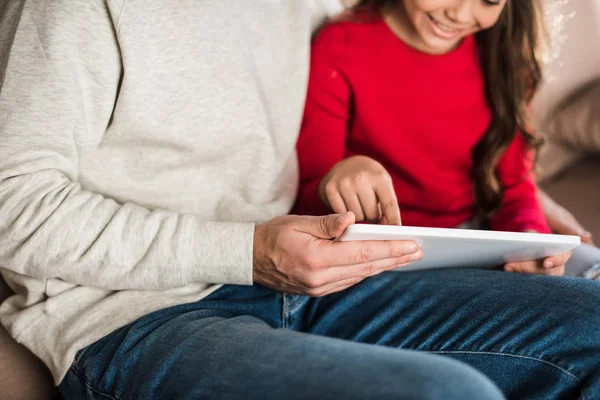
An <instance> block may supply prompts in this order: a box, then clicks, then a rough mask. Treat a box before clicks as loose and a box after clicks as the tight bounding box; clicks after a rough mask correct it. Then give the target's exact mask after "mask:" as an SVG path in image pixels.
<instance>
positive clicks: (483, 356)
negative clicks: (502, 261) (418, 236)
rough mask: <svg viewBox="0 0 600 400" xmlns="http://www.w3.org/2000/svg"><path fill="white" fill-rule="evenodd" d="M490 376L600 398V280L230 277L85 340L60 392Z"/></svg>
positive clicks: (286, 389)
mask: <svg viewBox="0 0 600 400" xmlns="http://www.w3.org/2000/svg"><path fill="white" fill-rule="evenodd" d="M477 371H479V372H477ZM485 376H487V378H486V377H485ZM490 381H491V382H494V383H495V385H497V387H498V388H500V390H501V391H502V392H503V394H504V395H505V396H507V397H508V398H514V399H569V398H573V399H575V398H582V399H583V398H585V399H600V283H599V282H597V281H591V280H584V279H577V278H569V277H561V278H556V277H547V276H525V275H519V274H509V273H505V272H501V271H488V270H471V269H454V270H437V271H436V270H432V271H419V272H403V273H400V272H388V273H383V274H381V275H379V276H376V277H373V278H370V279H368V280H366V281H364V282H362V283H360V284H358V285H356V286H354V287H352V288H350V289H347V290H345V291H344V292H341V293H336V294H332V295H329V296H325V297H322V298H309V297H304V296H294V295H284V294H281V293H277V292H275V291H272V290H270V289H267V288H264V287H261V286H259V285H254V286H252V287H243V286H224V287H222V288H221V289H219V290H217V291H216V292H214V293H213V294H212V295H210V296H209V297H208V298H206V299H203V300H202V301H199V302H196V303H190V304H184V305H180V306H176V307H171V308H168V309H164V310H160V311H157V312H155V313H152V314H150V315H147V316H145V317H143V318H141V319H140V320H138V321H136V322H134V323H132V324H130V325H128V326H125V327H123V328H121V329H119V330H117V331H115V332H113V333H112V334H110V335H108V336H107V337H105V338H103V339H101V340H100V341H98V342H96V343H95V344H92V345H90V346H88V347H86V348H85V349H83V350H82V351H80V352H79V353H78V354H77V358H76V360H75V361H74V363H73V366H72V367H71V369H70V370H69V372H68V374H67V376H66V377H65V379H64V380H63V382H62V383H61V385H60V390H61V392H62V393H63V395H64V396H65V398H66V399H84V398H90V399H336V400H339V399H461V400H465V399H498V398H502V394H501V393H500V392H499V391H498V390H497V389H496V387H495V386H494V385H493V384H491V382H490Z"/></svg>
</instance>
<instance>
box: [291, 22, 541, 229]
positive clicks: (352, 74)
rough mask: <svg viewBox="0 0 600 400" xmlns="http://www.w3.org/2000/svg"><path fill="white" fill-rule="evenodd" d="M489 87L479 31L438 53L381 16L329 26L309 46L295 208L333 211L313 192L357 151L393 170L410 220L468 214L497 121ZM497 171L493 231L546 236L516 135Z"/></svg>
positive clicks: (448, 222) (457, 220)
mask: <svg viewBox="0 0 600 400" xmlns="http://www.w3.org/2000/svg"><path fill="white" fill-rule="evenodd" d="M484 84H485V82H484V79H483V75H482V71H481V68H480V63H479V61H478V55H477V47H476V43H475V39H474V38H473V37H468V38H466V39H465V40H463V42H462V43H461V45H460V46H459V47H458V48H457V49H455V50H454V51H452V52H451V53H449V54H445V55H441V56H440V55H437V56H436V55H429V54H425V53H422V52H420V51H418V50H416V49H414V48H412V47H410V46H408V45H407V44H405V43H404V42H402V41H401V40H400V39H398V37H397V36H396V35H395V34H394V33H393V32H392V31H391V30H390V29H389V27H388V26H387V25H386V24H385V23H384V21H383V20H382V19H381V18H379V17H377V18H375V19H370V20H368V21H361V22H352V21H344V22H336V23H333V24H330V25H328V26H326V27H325V28H324V29H323V30H322V31H321V32H320V34H319V35H318V36H317V37H316V39H315V41H314V43H313V49H312V61H311V71H310V81H309V86H308V95H307V102H306V108H305V114H304V120H303V123H302V129H301V133H300V138H299V141H298V157H299V162H300V175H301V185H300V193H299V197H298V201H297V204H296V207H295V210H294V212H295V213H299V214H312V215H323V214H327V213H330V212H331V211H330V210H329V209H327V208H326V207H325V205H323V204H322V202H321V201H320V200H319V197H318V194H317V188H318V185H319V182H320V180H321V178H322V177H323V176H324V175H325V174H327V173H328V172H329V170H331V168H332V167H333V166H334V165H335V164H336V163H338V162H339V161H341V160H343V159H344V158H347V157H350V156H353V155H358V154H360V155H366V156H369V157H372V158H374V159H375V160H377V161H379V162H380V163H382V164H383V166H384V167H385V168H386V169H387V171H388V172H389V173H390V174H391V176H392V179H393V183H394V188H395V190H396V194H397V196H398V200H399V203H400V210H401V214H402V221H403V223H404V224H405V225H411V226H430V227H455V226H457V225H459V224H461V223H463V222H465V221H467V220H469V219H471V218H472V217H473V213H474V202H475V199H474V194H473V181H472V179H471V178H470V173H471V169H472V161H471V149H472V148H473V146H474V145H475V144H476V143H477V142H478V141H479V140H480V139H481V137H482V136H483V134H484V133H485V131H486V129H487V128H488V126H489V124H490V120H491V113H490V110H489V107H488V104H487V101H486V98H485V92H484ZM497 173H498V176H499V178H500V180H501V182H502V184H503V186H504V199H503V205H502V207H501V209H500V210H499V211H498V212H497V213H496V214H495V216H494V217H493V218H492V220H491V225H492V229H495V230H507V231H524V230H527V229H534V230H536V231H539V232H549V229H548V226H547V223H546V221H545V218H544V216H543V214H542V212H541V210H540V207H539V204H538V202H537V197H536V187H535V184H534V181H533V178H532V173H531V155H530V153H529V152H528V151H527V149H526V148H525V143H524V141H523V139H522V138H521V136H520V135H517V137H516V139H515V140H514V141H513V143H512V144H511V145H510V146H509V148H508V149H507V151H506V152H505V154H504V155H503V157H502V159H501V161H500V164H499V166H498V170H497Z"/></svg>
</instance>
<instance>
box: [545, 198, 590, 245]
mask: <svg viewBox="0 0 600 400" xmlns="http://www.w3.org/2000/svg"><path fill="white" fill-rule="evenodd" d="M538 199H539V201H540V205H541V206H542V210H543V211H544V215H545V216H546V220H547V221H548V225H550V228H551V229H552V231H553V232H555V233H558V234H559V235H576V236H579V237H581V241H582V242H583V243H587V244H591V245H594V240H593V239H592V234H591V233H590V232H587V231H586V230H585V229H584V228H583V226H581V224H580V223H579V221H577V219H576V218H575V217H574V216H573V214H571V213H570V212H569V211H568V210H567V209H566V208H564V207H563V206H561V205H560V204H558V203H556V202H555V201H554V200H552V198H551V197H550V196H548V194H546V192H544V191H543V190H541V189H539V190H538Z"/></svg>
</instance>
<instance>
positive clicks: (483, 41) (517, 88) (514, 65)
mask: <svg viewBox="0 0 600 400" xmlns="http://www.w3.org/2000/svg"><path fill="white" fill-rule="evenodd" d="M398 1H399V0H362V1H359V2H358V4H357V5H356V6H355V7H354V10H356V11H358V10H364V9H367V8H373V9H374V10H377V11H379V12H381V11H384V10H385V9H387V8H392V7H394V6H395V5H396V4H397V2H398ZM541 11H542V7H541V2H540V0H508V2H507V4H506V7H505V8H504V10H503V11H502V14H501V16H500V18H499V20H498V22H497V23H496V24H495V25H494V26H493V27H492V28H490V29H487V30H484V31H481V32H478V33H477V34H476V41H477V44H478V48H479V57H480V60H481V66H482V70H483V74H484V78H485V83H486V85H485V87H486V97H487V101H488V104H489V107H490V110H491V113H492V120H491V123H490V126H489V128H488V130H487V131H486V132H485V134H484V136H483V137H482V138H481V140H480V141H479V142H478V143H477V145H476V146H475V147H474V148H473V151H472V153H471V158H472V160H473V170H472V178H473V181H474V191H475V200H476V205H475V207H476V212H477V215H478V216H479V217H480V218H486V217H489V216H490V215H491V214H493V212H494V211H496V210H497V209H498V208H499V207H500V205H501V204H502V198H503V187H502V185H501V183H500V180H499V179H498V176H497V175H496V167H497V166H498V162H499V161H500V159H501V158H502V155H503V154H504V152H505V150H506V148H507V147H508V145H509V144H510V143H511V142H512V141H513V139H514V138H515V135H516V134H517V133H518V134H521V135H522V136H523V138H524V139H525V142H526V143H527V145H528V146H529V148H530V149H532V150H536V149H537V148H538V147H539V146H540V145H541V139H538V138H537V137H535V136H534V134H533V133H532V131H531V130H530V125H529V124H528V105H529V102H530V101H531V99H532V97H533V95H534V94H535V92H536V90H537V88H538V86H539V84H540V81H541V78H542V73H541V62H540V59H539V55H538V50H539V47H540V45H541V44H542V43H541V38H542V37H543V34H544V33H545V29H544V28H543V16H542V12H541Z"/></svg>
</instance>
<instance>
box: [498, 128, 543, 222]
mask: <svg viewBox="0 0 600 400" xmlns="http://www.w3.org/2000/svg"><path fill="white" fill-rule="evenodd" d="M497 171H498V177H499V178H500V182H501V183H502V185H503V187H504V198H503V201H502V206H501V208H500V210H498V212H497V213H496V214H495V215H494V216H493V217H492V219H491V227H492V229H493V230H498V231H512V232H524V231H526V230H528V229H533V230H535V231H538V232H540V233H550V228H549V227H548V223H547V222H546V218H545V217H544V214H543V212H542V209H541V207H540V205H539V202H538V199H537V188H536V184H535V181H534V177H533V154H532V152H531V151H529V150H527V147H526V142H525V140H524V139H523V137H522V136H521V135H520V134H519V135H517V137H516V138H515V140H514V141H513V142H512V143H511V144H510V146H509V147H508V148H507V150H506V152H505V154H504V156H503V157H502V159H501V160H500V163H499V164H498V169H497Z"/></svg>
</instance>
